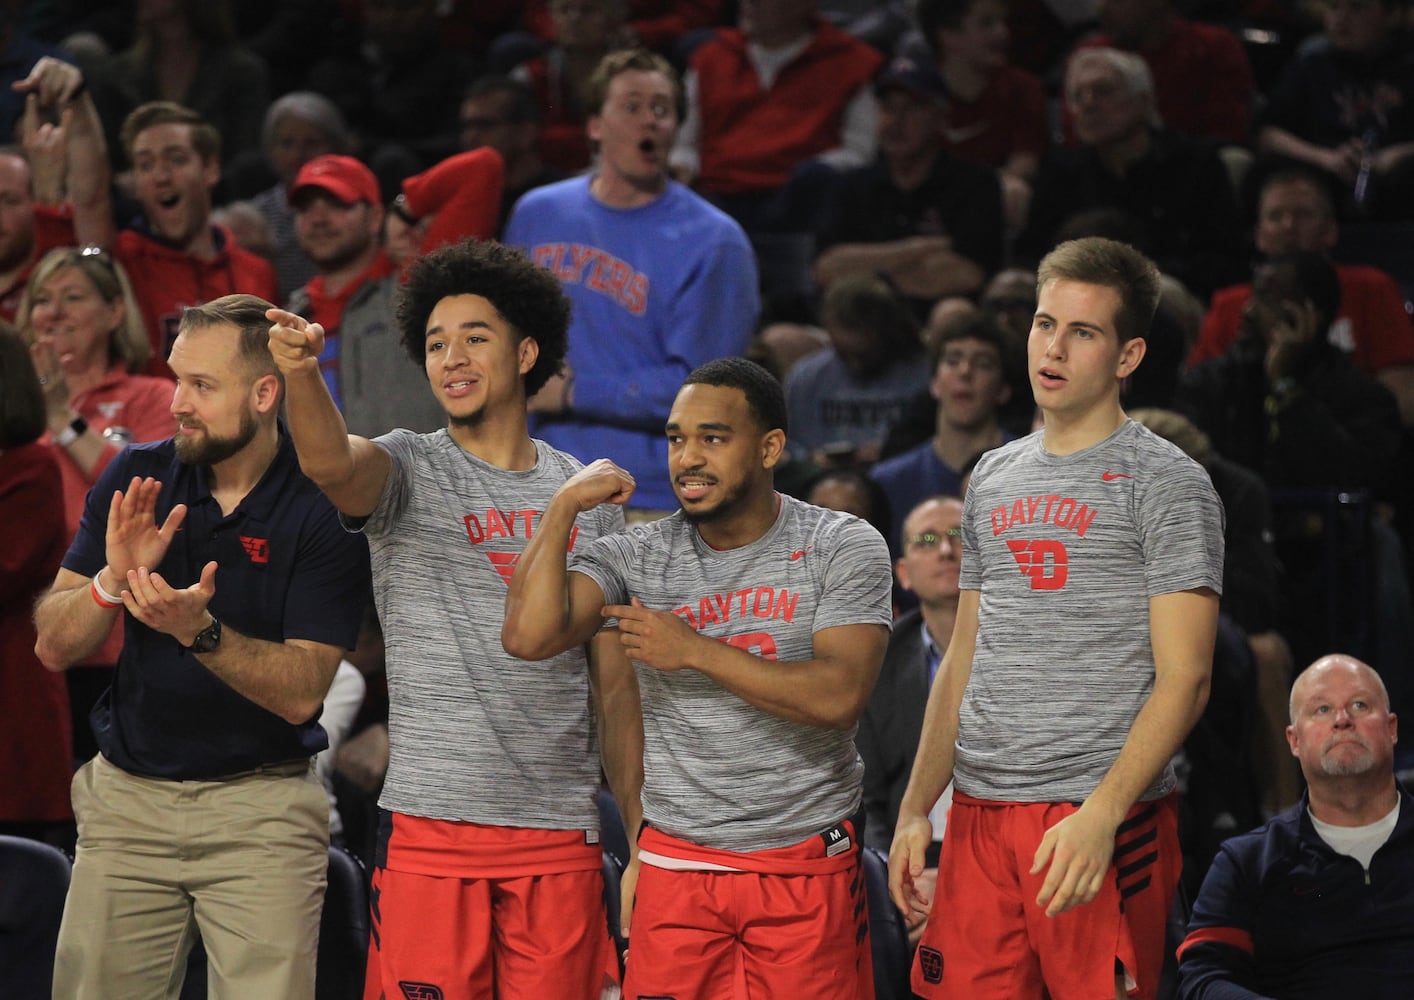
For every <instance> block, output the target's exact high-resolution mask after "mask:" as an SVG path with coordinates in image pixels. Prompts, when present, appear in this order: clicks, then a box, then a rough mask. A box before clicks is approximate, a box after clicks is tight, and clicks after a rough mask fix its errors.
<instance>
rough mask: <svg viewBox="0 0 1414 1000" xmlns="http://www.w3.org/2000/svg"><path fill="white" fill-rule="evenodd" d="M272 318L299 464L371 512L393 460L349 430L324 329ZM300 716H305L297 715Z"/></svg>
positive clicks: (334, 494)
mask: <svg viewBox="0 0 1414 1000" xmlns="http://www.w3.org/2000/svg"><path fill="white" fill-rule="evenodd" d="M265 316H266V318H267V319H268V320H270V322H271V324H273V325H272V326H271V327H270V353H271V355H273V356H274V358H275V365H276V367H278V368H279V369H280V371H281V372H282V373H283V374H284V376H285V415H286V419H287V420H288V422H289V429H290V437H291V439H292V440H293V441H294V444H295V452H296V453H297V454H298V455H299V464H300V468H301V469H302V470H303V471H304V474H305V475H306V476H308V477H309V478H310V479H312V480H313V481H314V483H315V485H316V486H318V487H319V488H320V490H322V491H323V492H324V495H325V496H327V497H328V498H329V501H330V503H332V504H333V505H334V506H335V507H336V508H338V509H339V511H341V512H342V513H344V514H347V515H349V516H350V517H366V516H368V515H369V514H371V513H373V509H374V508H375V507H376V506H377V505H378V498H379V497H380V496H382V494H383V485H384V484H385V483H386V482H387V481H388V475H389V473H390V472H391V471H392V467H393V461H392V459H391V458H390V457H389V456H388V453H387V452H386V451H384V450H383V449H382V448H380V447H378V445H376V444H374V443H373V442H372V441H369V440H368V439H367V438H361V437H358V436H357V435H354V434H350V433H349V432H348V427H347V426H346V425H345V424H344V417H343V414H341V413H340V412H339V408H338V407H337V406H335V405H334V399H333V397H332V396H330V395H329V387H328V386H327V385H326V384H325V382H324V376H323V375H322V374H321V373H320V371H319V352H320V351H322V350H323V349H324V328H323V327H322V326H320V325H319V324H318V323H310V322H309V321H308V320H306V319H304V318H302V317H300V316H296V315H295V314H294V313H292V312H286V311H285V310H283V309H271V310H269V311H268V312H267V313H266V314H265ZM301 721H303V720H301Z"/></svg>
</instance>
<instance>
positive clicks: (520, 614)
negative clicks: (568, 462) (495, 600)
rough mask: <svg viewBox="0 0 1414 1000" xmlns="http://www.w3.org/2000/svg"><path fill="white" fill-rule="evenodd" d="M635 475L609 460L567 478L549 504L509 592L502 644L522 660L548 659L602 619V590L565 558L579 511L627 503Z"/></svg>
mask: <svg viewBox="0 0 1414 1000" xmlns="http://www.w3.org/2000/svg"><path fill="white" fill-rule="evenodd" d="M633 487H634V481H633V476H631V475H629V473H627V472H625V471H624V470H623V469H620V468H619V467H618V466H617V465H615V464H614V463H613V462H610V461H609V460H608V459H607V458H601V459H599V460H598V461H596V462H594V463H593V464H591V465H587V466H585V467H584V468H583V469H580V470H579V471H578V472H576V473H575V474H574V475H573V476H571V477H570V478H569V479H567V480H566V481H565V482H564V484H563V485H561V486H560V488H559V489H558V490H556V491H555V495H554V497H552V498H551V500H550V503H549V504H548V505H546V508H545V513H544V514H543V515H541V518H540V523H539V525H537V526H536V528H535V533H534V534H533V535H531V536H530V541H529V543H528V544H527V545H526V547H525V550H524V551H523V552H522V553H521V555H520V560H519V561H518V562H517V563H516V571H515V575H514V576H513V577H512V578H511V582H510V587H509V589H508V590H507V592H506V619H505V622H504V624H503V625H502V626H501V644H502V645H503V646H504V647H505V649H506V652H508V653H510V654H511V655H512V656H518V657H520V658H521V659H523V660H544V659H547V658H549V657H551V656H554V655H556V654H557V653H563V652H564V651H565V650H567V649H570V648H571V647H574V646H579V645H582V644H583V643H586V642H588V641H589V639H590V637H591V636H593V635H594V633H595V632H596V631H598V629H599V626H600V625H602V624H603V623H604V616H603V614H602V611H601V609H602V608H603V606H604V592H603V591H601V590H600V589H599V585H598V584H597V583H595V582H594V581H593V580H591V579H590V578H589V577H587V576H585V575H584V574H583V573H571V572H570V571H569V569H568V567H567V563H566V560H567V558H568V553H569V541H570V532H571V531H572V530H573V529H574V519H575V518H576V517H577V516H578V515H579V513H580V512H581V511H586V510H593V509H594V508H595V507H597V506H599V504H601V503H618V504H623V503H627V502H628V499H629V497H631V496H632V495H633Z"/></svg>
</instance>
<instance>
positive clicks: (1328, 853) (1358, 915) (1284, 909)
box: [1179, 654, 1414, 1000]
mask: <svg viewBox="0 0 1414 1000" xmlns="http://www.w3.org/2000/svg"><path fill="white" fill-rule="evenodd" d="M1290 714H1291V724H1290V725H1289V726H1288V727H1287V729H1286V739H1287V743H1288V744H1289V745H1290V747H1291V753H1292V756H1294V757H1296V759H1297V760H1298V761H1300V763H1301V772H1302V774H1303V775H1305V777H1306V782H1307V786H1308V787H1307V792H1306V795H1305V796H1304V797H1303V798H1302V800H1301V802H1300V803H1298V804H1297V805H1296V806H1294V807H1293V808H1291V809H1290V810H1288V811H1286V812H1284V813H1282V814H1281V815H1280V816H1277V817H1276V818H1274V819H1272V820H1271V821H1270V822H1268V823H1267V824H1266V825H1265V826H1262V827H1259V828H1258V829H1256V830H1253V831H1252V832H1251V833H1247V834H1243V835H1242V836H1240V837H1234V838H1232V839H1231V840H1229V841H1228V842H1227V843H1225V844H1224V845H1223V847H1222V850H1221V851H1220V852H1219V853H1218V856H1217V858H1216V859H1215V860H1214V861H1213V867H1212V868H1211V869H1210V870H1209V872H1208V876H1207V878H1206V879H1204V881H1203V888H1202V890H1201V891H1200V892H1199V894H1198V899H1197V901H1196V902H1195V903H1194V907H1193V918H1192V920H1191V922H1190V923H1189V926H1188V937H1187V938H1186V939H1185V940H1184V942H1183V945H1182V947H1181V948H1180V949H1179V963H1180V964H1179V972H1180V975H1181V977H1182V994H1181V995H1182V997H1183V998H1184V1000H1206V998H1218V997H1221V998H1241V997H1271V998H1277V1000H1300V998H1306V997H1331V996H1336V995H1338V994H1345V995H1349V996H1358V997H1361V998H1375V1000H1379V998H1391V1000H1392V998H1395V997H1405V996H1408V992H1409V970H1410V969H1411V968H1414V800H1411V798H1410V796H1409V793H1408V792H1406V791H1404V790H1403V789H1402V788H1400V786H1399V785H1398V783H1397V782H1396V781H1395V776H1394V744H1395V742H1396V740H1397V739H1398V725H1397V720H1396V718H1395V716H1394V713H1392V712H1391V711H1390V709H1389V695H1388V694H1387V693H1386V691H1385V686H1384V683H1383V682H1382V681H1381V680H1380V677H1379V675H1378V674H1376V673H1375V671H1374V670H1372V669H1371V668H1370V667H1369V666H1368V665H1366V664H1364V663H1362V662H1360V661H1359V660H1357V659H1355V658H1354V657H1351V656H1346V655H1343V654H1333V655H1329V656H1323V657H1321V658H1320V659H1319V660H1317V661H1316V662H1315V663H1313V664H1311V666H1309V667H1307V668H1306V670H1305V671H1304V672H1302V674H1301V675H1300V676H1299V677H1297V678H1296V683H1295V684H1293V685H1292V688H1291V703H1290Z"/></svg>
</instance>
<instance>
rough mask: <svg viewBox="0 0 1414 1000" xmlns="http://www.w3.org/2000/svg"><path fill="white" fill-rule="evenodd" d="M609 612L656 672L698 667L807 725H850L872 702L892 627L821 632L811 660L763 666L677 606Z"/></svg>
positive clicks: (633, 652)
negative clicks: (689, 620)
mask: <svg viewBox="0 0 1414 1000" xmlns="http://www.w3.org/2000/svg"><path fill="white" fill-rule="evenodd" d="M603 613H604V617H606V618H617V619H618V620H619V636H620V639H621V641H622V642H623V645H624V648H625V649H626V650H627V651H628V654H629V656H630V657H632V658H633V659H634V660H637V661H638V662H640V663H646V664H647V665H648V666H650V667H653V668H654V669H656V670H665V671H672V670H683V669H688V668H690V669H693V670H697V671H700V672H701V673H704V674H706V675H707V676H708V677H710V678H712V680H714V681H716V682H717V683H718V684H720V685H721V686H722V687H724V688H726V689H727V690H728V691H730V692H732V693H733V694H735V695H736V696H737V697H739V698H741V699H742V700H743V701H747V702H750V703H751V704H752V705H755V706H756V707H757V708H759V709H761V710H762V711H765V712H770V713H771V714H772V715H775V716H778V717H780V718H782V719H787V720H789V721H791V722H798V723H801V724H802V725H807V726H825V727H828V728H830V729H848V728H850V727H851V726H853V725H854V724H855V722H856V721H858V719H859V715H860V713H861V712H863V711H864V706H865V705H866V704H868V702H869V692H870V691H872V690H873V689H874V681H875V679H876V678H877V677H878V676H879V665H880V664H881V663H882V662H883V660H884V647H885V646H886V645H888V641H889V630H888V628H887V627H886V626H883V625H839V626H836V627H834V628H827V629H821V630H820V631H819V632H816V633H815V635H814V643H813V649H812V653H813V655H812V656H811V658H810V659H808V660H796V661H794V662H785V661H774V662H772V664H771V669H770V670H762V669H761V659H762V658H761V657H760V656H758V655H756V654H755V653H752V652H749V651H747V650H745V649H741V648H738V647H737V646H734V645H731V644H729V643H725V642H722V641H720V640H718V639H714V638H712V637H710V636H705V635H702V634H701V633H699V632H697V631H696V630H695V629H693V628H692V626H690V625H688V624H687V622H685V621H683V620H682V619H681V618H680V617H678V616H677V615H675V614H673V613H672V612H671V611H653V610H650V609H649V608H645V607H644V606H643V605H642V603H640V602H639V600H638V598H636V597H635V598H634V599H633V603H632V604H612V605H609V606H608V607H606V608H604V612H603Z"/></svg>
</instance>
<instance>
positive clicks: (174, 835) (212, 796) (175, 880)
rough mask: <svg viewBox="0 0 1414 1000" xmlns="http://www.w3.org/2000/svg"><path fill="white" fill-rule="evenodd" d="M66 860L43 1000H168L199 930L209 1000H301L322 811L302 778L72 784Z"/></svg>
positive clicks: (320, 897) (297, 769)
mask: <svg viewBox="0 0 1414 1000" xmlns="http://www.w3.org/2000/svg"><path fill="white" fill-rule="evenodd" d="M73 802H74V812H75V815H76V816H77V818H78V828H79V842H78V855H77V857H76V859H75V861H74V873H73V881H72V883H71V884H70V886H69V895H68V899H67V900H66V902H65V905H64V920H63V924H62V926H61V928H60V931H59V949H58V954H57V956H56V958H55V968H54V998H55V1000H70V998H73V1000H100V998H112V997H133V998H140V1000H148V998H175V997H176V996H177V995H178V993H179V992H180V990H181V986H182V979H183V976H184V973H185V966H186V958H187V953H188V952H189V951H190V949H191V945H192V941H193V937H194V932H195V930H196V929H198V928H199V929H200V932H201V937H202V941H203V943H204V944H205V946H206V954H207V959H208V962H209V976H208V982H209V995H210V997H212V998H213V1000H220V998H228V1000H237V998H241V1000H245V998H255V997H270V998H280V1000H311V998H313V996H314V968H315V952H316V950H317V948H318V944H319V915H320V910H321V908H322V906H323V901H324V885H325V880H326V873H327V870H328V863H329V859H328V845H329V832H328V829H329V828H328V820H329V800H328V799H327V798H326V797H325V794H324V790H323V788H322V787H321V786H320V784H319V781H318V779H317V778H316V777H315V776H314V771H313V764H312V762H311V763H308V764H306V763H304V762H300V763H298V764H293V765H281V766H278V767H272V768H264V769H261V770H259V771H256V772H252V773H250V774H245V775H240V776H237V777H233V778H228V779H225V780H221V781H166V780H161V779H155V778H143V777H138V776H136V775H132V774H129V773H127V772H126V771H124V770H122V769H121V768H118V767H116V766H114V765H113V764H111V763H109V762H108V761H107V760H106V759H105V758H104V757H103V756H102V755H101V754H100V755H99V756H97V757H95V758H94V759H93V760H91V761H89V762H88V763H87V764H85V765H84V766H83V767H82V768H80V769H79V771H78V773H77V774H75V775H74V782H73Z"/></svg>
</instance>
